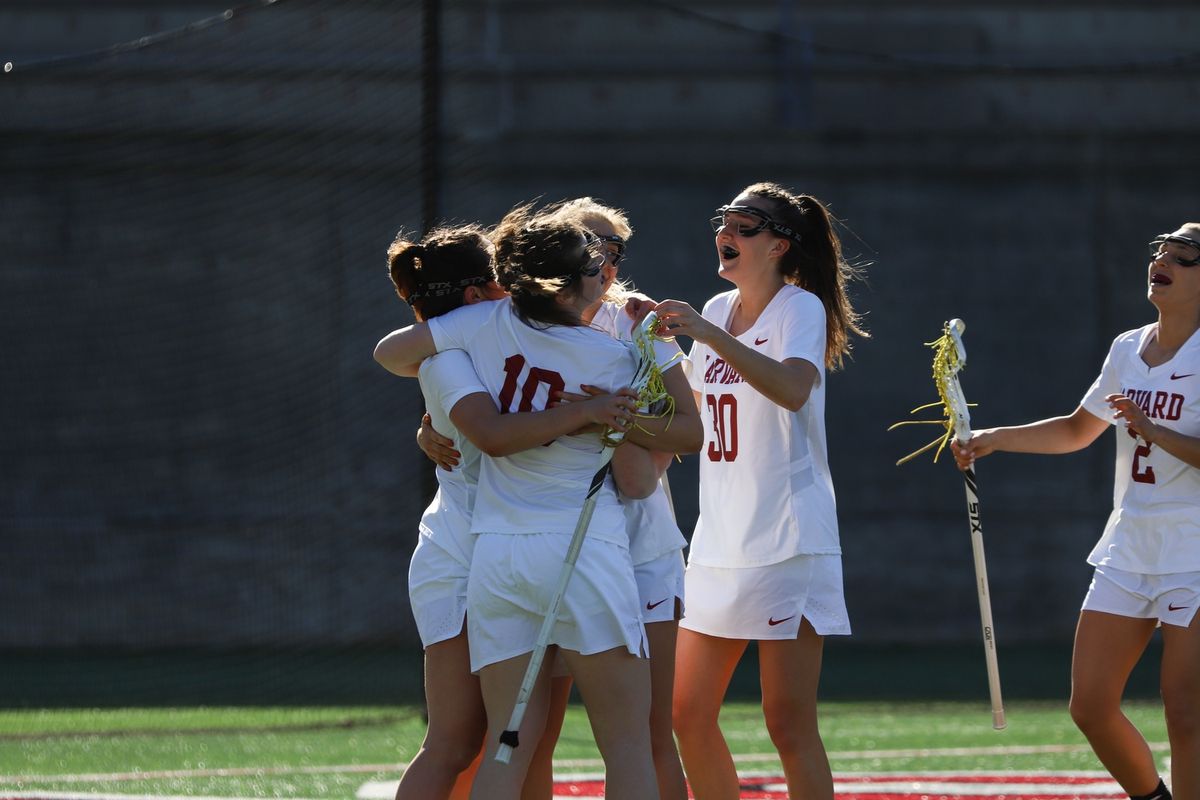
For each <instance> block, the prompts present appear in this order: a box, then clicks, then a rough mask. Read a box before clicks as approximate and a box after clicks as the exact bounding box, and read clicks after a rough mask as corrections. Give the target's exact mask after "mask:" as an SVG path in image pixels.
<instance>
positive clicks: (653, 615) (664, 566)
mask: <svg viewBox="0 0 1200 800" xmlns="http://www.w3.org/2000/svg"><path fill="white" fill-rule="evenodd" d="M683 570H684V567H683V551H682V550H672V551H671V552H669V553H667V554H666V555H664V556H659V557H658V558H656V559H654V560H653V561H647V562H646V563H645V564H638V565H637V566H636V567H634V568H633V577H634V580H636V581H637V588H638V598H639V599H640V600H641V604H642V622H645V623H646V624H650V623H651V622H671V621H672V620H674V619H675V605H676V601H678V604H679V607H680V608H683Z"/></svg>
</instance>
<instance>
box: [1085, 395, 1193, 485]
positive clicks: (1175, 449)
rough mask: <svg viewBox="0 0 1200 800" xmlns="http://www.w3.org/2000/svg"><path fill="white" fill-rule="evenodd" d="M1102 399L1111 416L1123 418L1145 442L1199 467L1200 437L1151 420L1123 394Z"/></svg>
mask: <svg viewBox="0 0 1200 800" xmlns="http://www.w3.org/2000/svg"><path fill="white" fill-rule="evenodd" d="M1104 399H1105V401H1107V402H1108V404H1109V405H1110V406H1111V407H1112V410H1113V417H1114V418H1116V419H1119V420H1124V421H1125V427H1126V428H1127V429H1129V430H1130V431H1132V432H1133V433H1134V434H1136V435H1137V436H1140V437H1142V440H1143V441H1145V442H1146V444H1150V445H1154V446H1155V447H1160V448H1162V449H1163V450H1166V451H1167V452H1168V453H1170V454H1171V455H1173V456H1175V457H1176V458H1178V459H1179V460H1180V461H1182V462H1183V463H1185V464H1187V465H1188V466H1189V467H1196V468H1200V438H1197V437H1195V436H1188V435H1187V434H1186V433H1180V432H1179V431H1176V430H1171V429H1170V428H1168V427H1165V426H1163V425H1158V424H1156V423H1154V422H1151V421H1150V419H1149V418H1148V417H1147V416H1146V414H1145V413H1144V412H1143V411H1142V409H1141V408H1139V407H1138V404H1137V403H1135V402H1133V401H1132V400H1130V399H1129V398H1128V397H1126V396H1125V395H1123V394H1110V395H1108V396H1107V397H1105V398H1104Z"/></svg>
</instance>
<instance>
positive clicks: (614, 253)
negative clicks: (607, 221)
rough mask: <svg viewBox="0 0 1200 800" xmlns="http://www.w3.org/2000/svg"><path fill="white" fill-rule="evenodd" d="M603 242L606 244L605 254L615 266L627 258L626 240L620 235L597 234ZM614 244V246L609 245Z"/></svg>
mask: <svg viewBox="0 0 1200 800" xmlns="http://www.w3.org/2000/svg"><path fill="white" fill-rule="evenodd" d="M596 238H597V239H599V240H600V241H601V242H603V243H604V244H605V248H604V250H605V254H606V257H607V258H608V262H609V263H610V264H612V265H613V266H614V267H615V266H617V265H618V264H620V263H621V259H623V258H625V240H624V239H622V238H621V237H620V236H597V237H596ZM608 245H612V247H608Z"/></svg>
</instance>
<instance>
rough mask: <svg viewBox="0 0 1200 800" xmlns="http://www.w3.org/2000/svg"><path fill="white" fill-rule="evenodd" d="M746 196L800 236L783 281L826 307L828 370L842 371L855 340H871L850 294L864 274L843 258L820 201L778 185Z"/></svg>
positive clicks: (758, 187)
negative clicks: (856, 337)
mask: <svg viewBox="0 0 1200 800" xmlns="http://www.w3.org/2000/svg"><path fill="white" fill-rule="evenodd" d="M741 194H751V195H754V196H755V197H761V198H763V199H764V200H766V201H767V202H768V204H769V205H770V209H769V210H770V213H771V217H772V219H774V220H776V221H777V222H780V223H782V224H784V225H787V226H788V227H790V228H791V229H792V230H794V231H795V232H796V233H797V234H798V235H799V237H800V240H799V241H798V242H797V241H796V240H795V239H789V240H788V241H789V242H790V244H791V246H790V247H788V250H787V252H786V253H784V254H783V258H782V259H780V262H779V267H780V270H781V271H782V272H783V277H784V280H786V281H787V282H788V283H791V284H794V285H796V286H799V287H800V288H801V289H805V290H807V291H810V292H812V293H813V294H815V295H816V296H817V297H818V298H820V300H821V303H822V304H823V305H824V306H825V367H826V368H827V369H831V370H833V369H838V368H839V367H841V366H842V359H843V357H844V356H846V355H849V354H850V350H851V347H852V344H851V341H850V334H852V333H856V334H858V335H859V336H862V337H863V338H864V339H865V338H869V337H870V334H869V333H867V332H866V331H865V330H864V329H863V327H862V316H861V315H860V314H859V313H858V312H857V311H855V310H854V306H853V305H852V304H851V302H850V296H849V294H848V293H847V288H846V287H847V285H848V284H849V283H850V282H851V281H852V280H854V279H856V278H861V277H862V270H861V268H860V267H856V266H854V265H852V264H850V263H848V262H847V261H846V259H845V258H843V256H842V243H841V240H840V239H838V235H837V232H836V231H835V230H834V229H833V222H834V218H833V216H832V215H831V214H830V213H829V211H828V209H826V208H825V206H824V205H823V204H822V203H821V201H820V200H818V199H817V198H815V197H812V196H810V195H806V194H794V193H792V192H790V191H788V190H787V189H785V188H784V187H782V186H780V185H779V184H777V183H770V182H762V183H755V184H753V185H751V186H747V187H746V188H745V189H743V190H742V192H741Z"/></svg>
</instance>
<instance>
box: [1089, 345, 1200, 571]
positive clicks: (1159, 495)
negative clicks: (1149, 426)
mask: <svg viewBox="0 0 1200 800" xmlns="http://www.w3.org/2000/svg"><path fill="white" fill-rule="evenodd" d="M1157 329H1158V325H1157V324H1151V325H1147V326H1145V327H1143V328H1138V329H1137V330H1132V331H1127V332H1126V333H1122V334H1121V335H1120V336H1118V337H1117V338H1116V339H1114V340H1113V343H1112V348H1111V349H1110V350H1109V351H1108V358H1106V359H1105V360H1104V367H1103V368H1102V369H1101V370H1100V377H1098V378H1097V379H1096V382H1095V383H1094V384H1092V387H1091V388H1090V389H1088V392H1087V394H1086V395H1084V398H1083V400H1082V401H1081V402H1080V405H1081V406H1083V408H1084V409H1085V410H1087V411H1089V412H1091V413H1092V414H1094V415H1096V416H1097V417H1099V418H1100V419H1102V420H1105V421H1108V422H1114V419H1113V415H1112V410H1111V409H1110V408H1109V406H1108V403H1106V402H1104V397H1105V396H1106V395H1110V394H1123V395H1125V396H1127V397H1129V398H1130V399H1131V400H1133V402H1135V403H1137V404H1138V406H1139V407H1141V409H1142V413H1144V414H1145V415H1146V416H1147V417H1149V418H1150V419H1151V420H1152V421H1153V422H1154V423H1155V424H1157V425H1162V426H1163V427H1166V428H1170V429H1171V430H1175V431H1178V432H1180V433H1182V434H1185V435H1187V436H1200V333H1193V334H1192V337H1191V338H1190V339H1188V341H1187V342H1185V343H1184V345H1183V347H1181V348H1179V351H1178V352H1177V353H1175V356H1174V357H1173V358H1172V359H1171V360H1170V361H1168V362H1166V363H1165V364H1160V365H1159V366H1157V367H1150V366H1147V365H1146V362H1145V361H1143V360H1142V356H1141V353H1142V351H1143V350H1145V348H1146V345H1147V344H1149V342H1150V341H1151V339H1153V337H1154V335H1155V332H1156V331H1157ZM1088 563H1090V564H1093V565H1095V566H1108V567H1115V568H1117V569H1122V570H1125V571H1127V572H1139V573H1143V574H1147V575H1163V574H1167V573H1171V572H1200V469H1197V468H1196V467H1192V466H1189V465H1188V464H1186V463H1184V462H1183V461H1180V460H1179V459H1178V458H1176V457H1175V456H1173V455H1171V454H1170V453H1168V452H1166V451H1165V450H1163V449H1162V448H1159V447H1153V446H1151V445H1148V444H1146V442H1144V441H1143V440H1141V439H1140V438H1137V437H1134V436H1132V435H1131V434H1130V433H1129V431H1128V430H1126V429H1124V423H1121V424H1120V425H1118V426H1117V465H1116V479H1115V481H1114V483H1113V510H1112V514H1110V515H1109V518H1108V524H1107V525H1105V527H1104V533H1103V534H1102V535H1101V536H1100V541H1099V542H1097V543H1096V546H1095V548H1093V550H1092V552H1091V554H1090V555H1089V556H1088Z"/></svg>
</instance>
